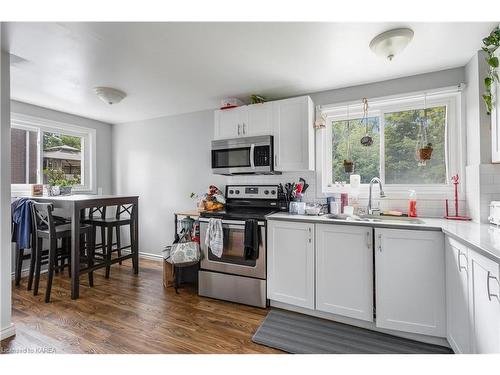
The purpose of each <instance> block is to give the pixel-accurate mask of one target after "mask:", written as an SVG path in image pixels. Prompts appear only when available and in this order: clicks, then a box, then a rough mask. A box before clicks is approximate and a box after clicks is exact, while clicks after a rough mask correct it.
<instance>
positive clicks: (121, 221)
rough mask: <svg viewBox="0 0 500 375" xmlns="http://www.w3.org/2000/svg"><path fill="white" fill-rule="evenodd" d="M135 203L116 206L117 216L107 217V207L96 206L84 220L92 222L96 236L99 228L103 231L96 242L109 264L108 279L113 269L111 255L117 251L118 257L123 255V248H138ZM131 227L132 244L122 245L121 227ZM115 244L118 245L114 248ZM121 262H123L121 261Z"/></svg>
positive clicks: (101, 254) (86, 222) (99, 254)
mask: <svg viewBox="0 0 500 375" xmlns="http://www.w3.org/2000/svg"><path fill="white" fill-rule="evenodd" d="M135 212H136V210H135V205H134V204H129V205H119V206H116V214H115V217H106V207H94V208H91V209H89V214H88V216H87V217H86V218H85V219H84V220H83V221H82V222H83V223H85V224H90V225H92V227H93V228H94V232H93V233H94V237H95V235H96V232H97V228H100V231H101V243H99V244H96V249H101V253H96V255H97V256H100V257H102V258H103V259H104V260H105V261H106V262H107V263H108V265H107V266H106V275H105V277H106V278H107V279H108V278H109V274H110V269H111V255H112V253H113V252H116V253H117V255H118V257H121V256H122V250H126V249H131V250H132V251H133V250H134V249H136V248H137V247H136V242H137V241H136V239H135V231H134V222H135V221H134V218H135V214H136V213H135ZM127 225H128V226H129V227H130V245H127V246H122V242H121V227H123V226H127ZM113 232H115V235H116V242H113ZM113 246H116V247H115V248H113ZM119 264H122V262H121V261H119Z"/></svg>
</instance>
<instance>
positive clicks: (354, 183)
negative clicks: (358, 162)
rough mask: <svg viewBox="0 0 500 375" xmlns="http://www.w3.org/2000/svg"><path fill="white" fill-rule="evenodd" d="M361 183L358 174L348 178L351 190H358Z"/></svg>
mask: <svg viewBox="0 0 500 375" xmlns="http://www.w3.org/2000/svg"><path fill="white" fill-rule="evenodd" d="M360 183H361V176H360V175H359V174H352V175H351V177H350V184H351V189H353V190H356V189H359V184H360Z"/></svg>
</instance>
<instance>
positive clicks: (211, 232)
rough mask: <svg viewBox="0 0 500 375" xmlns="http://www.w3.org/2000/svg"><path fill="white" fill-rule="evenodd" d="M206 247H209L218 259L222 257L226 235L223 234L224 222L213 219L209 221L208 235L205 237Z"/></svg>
mask: <svg viewBox="0 0 500 375" xmlns="http://www.w3.org/2000/svg"><path fill="white" fill-rule="evenodd" d="M205 245H207V246H208V247H209V249H210V251H211V252H212V254H214V255H215V256H216V257H217V258H220V257H222V250H223V247H224V235H223V232H222V220H221V219H214V218H211V219H210V220H209V221H208V228H207V234H206V235H205Z"/></svg>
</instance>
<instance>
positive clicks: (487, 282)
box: [486, 271, 500, 301]
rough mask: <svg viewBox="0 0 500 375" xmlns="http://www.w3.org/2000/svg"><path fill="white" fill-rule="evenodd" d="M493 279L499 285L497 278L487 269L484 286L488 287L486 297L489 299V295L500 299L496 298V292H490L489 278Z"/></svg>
mask: <svg viewBox="0 0 500 375" xmlns="http://www.w3.org/2000/svg"><path fill="white" fill-rule="evenodd" d="M491 279H493V280H495V281H496V282H497V284H498V285H499V286H500V283H499V282H498V279H497V278H496V277H495V276H491V272H490V271H488V276H487V278H486V287H487V289H488V299H489V300H490V301H491V297H495V298H496V299H497V300H499V301H500V299H499V298H498V294H493V293H491V292H490V280H491Z"/></svg>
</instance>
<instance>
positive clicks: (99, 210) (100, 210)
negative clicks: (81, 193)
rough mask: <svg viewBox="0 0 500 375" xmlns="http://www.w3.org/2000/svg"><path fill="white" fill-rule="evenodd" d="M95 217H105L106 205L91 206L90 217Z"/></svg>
mask: <svg viewBox="0 0 500 375" xmlns="http://www.w3.org/2000/svg"><path fill="white" fill-rule="evenodd" d="M99 216H100V217H99ZM94 217H97V218H99V219H105V218H106V206H102V207H92V208H89V219H93V218H94Z"/></svg>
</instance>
